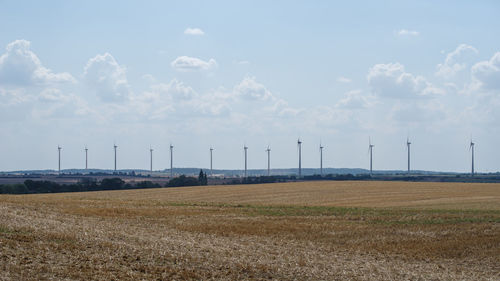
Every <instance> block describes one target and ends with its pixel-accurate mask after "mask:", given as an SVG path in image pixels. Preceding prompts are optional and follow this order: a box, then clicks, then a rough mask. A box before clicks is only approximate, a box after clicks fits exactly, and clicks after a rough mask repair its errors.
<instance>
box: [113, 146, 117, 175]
mask: <svg viewBox="0 0 500 281" xmlns="http://www.w3.org/2000/svg"><path fill="white" fill-rule="evenodd" d="M113 148H114V149H115V172H116V148H118V146H117V145H116V143H114V144H113Z"/></svg>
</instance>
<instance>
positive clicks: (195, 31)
mask: <svg viewBox="0 0 500 281" xmlns="http://www.w3.org/2000/svg"><path fill="white" fill-rule="evenodd" d="M184 34H187V35H204V34H205V32H203V30H201V29H199V28H191V27H188V28H186V30H184Z"/></svg>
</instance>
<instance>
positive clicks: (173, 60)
mask: <svg viewBox="0 0 500 281" xmlns="http://www.w3.org/2000/svg"><path fill="white" fill-rule="evenodd" d="M0 5H1V7H2V8H1V9H0V119H1V122H0V130H1V132H2V133H1V138H0V159H1V160H0V171H9V170H32V169H57V146H58V145H60V146H62V148H63V150H62V168H63V169H68V168H84V164H85V162H84V161H85V154H84V147H85V145H87V146H88V148H89V168H100V169H112V168H113V143H116V144H117V145H118V169H149V148H150V146H151V147H153V149H154V169H165V168H168V167H169V159H170V158H169V144H170V143H172V144H173V145H174V147H175V148H174V159H175V160H174V162H175V167H204V168H206V167H208V166H209V148H210V146H212V147H214V149H215V150H214V169H243V164H244V162H243V145H244V144H246V145H247V146H248V147H249V149H248V157H249V160H248V168H249V169H265V168H266V167H267V158H266V157H267V154H266V152H265V150H266V148H267V146H268V145H270V147H271V149H272V152H271V157H272V158H271V159H272V160H271V165H272V168H292V167H296V165H297V143H296V142H297V138H299V137H300V138H301V140H302V141H303V147H302V149H303V150H302V152H303V154H302V155H303V158H302V160H303V162H302V163H303V167H304V168H315V167H318V166H319V143H320V141H321V142H322V144H323V145H324V146H325V149H324V152H323V153H324V154H323V158H324V159H323V161H324V162H323V165H324V167H334V168H344V167H350V168H365V169H366V168H368V164H369V158H368V138H369V137H371V139H372V142H373V144H374V145H375V147H374V150H373V157H374V166H373V169H374V170H405V169H406V146H405V143H406V138H407V137H408V136H409V137H410V139H411V141H412V169H417V170H433V171H457V172H468V171H470V151H469V142H470V139H471V137H472V138H473V139H474V142H475V143H476V150H475V153H476V155H475V160H476V161H475V169H476V171H477V172H493V171H500V161H499V160H498V159H500V150H499V149H498V147H497V144H498V143H499V141H500V110H498V108H500V107H499V106H500V36H499V35H500V31H499V29H498V27H499V26H500V17H498V15H499V14H500V3H499V2H498V1H439V2H437V1H384V4H380V3H374V2H373V1H348V2H336V1H335V2H334V1H315V2H307V3H306V2H299V1H248V2H237V3H235V2H233V1H210V2H208V1H179V2H167V1H146V2H135V1H104V2H103V1H83V2H69V1H50V2H45V1H43V2H42V1H0Z"/></svg>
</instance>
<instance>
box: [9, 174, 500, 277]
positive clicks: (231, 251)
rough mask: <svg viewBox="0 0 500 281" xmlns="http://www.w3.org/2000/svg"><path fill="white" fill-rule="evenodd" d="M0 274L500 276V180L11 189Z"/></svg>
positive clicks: (19, 275)
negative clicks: (24, 191) (19, 191)
mask: <svg viewBox="0 0 500 281" xmlns="http://www.w3.org/2000/svg"><path fill="white" fill-rule="evenodd" d="M0 250H1V251H0V280H35V279H36V280H38V279H67V280H75V279H78V280H81V279H89V280H111V279H115V280H125V279H133V280H136V279H163V280H184V279H193V280H210V279H213V280H240V279H257V280H263V279H275V280H345V279H354V280H401V279H407V280H499V279H500V185H498V184H455V183H406V182H304V183H287V184H269V185H247V186H211V187H192V188H172V189H149V190H128V191H106V192H89V193H67V194H50V195H23V196H0Z"/></svg>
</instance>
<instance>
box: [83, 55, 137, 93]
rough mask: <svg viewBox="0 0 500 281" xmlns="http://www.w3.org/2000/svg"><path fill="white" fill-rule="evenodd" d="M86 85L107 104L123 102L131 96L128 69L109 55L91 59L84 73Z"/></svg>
mask: <svg viewBox="0 0 500 281" xmlns="http://www.w3.org/2000/svg"><path fill="white" fill-rule="evenodd" d="M83 76H84V79H85V83H86V85H87V86H88V87H89V88H90V89H91V90H93V91H94V92H95V94H96V95H97V96H98V97H99V98H100V99H101V100H102V101H105V102H113V101H123V100H125V99H127V98H128V97H129V95H130V92H131V91H130V86H129V84H128V81H127V75H126V68H125V67H124V66H121V65H119V64H118V63H117V62H116V60H115V58H114V57H113V56H112V55H111V54H109V53H105V54H104V55H97V56H95V57H93V58H91V59H90V60H89V61H88V62H87V65H86V66H85V68H84V73H83Z"/></svg>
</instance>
